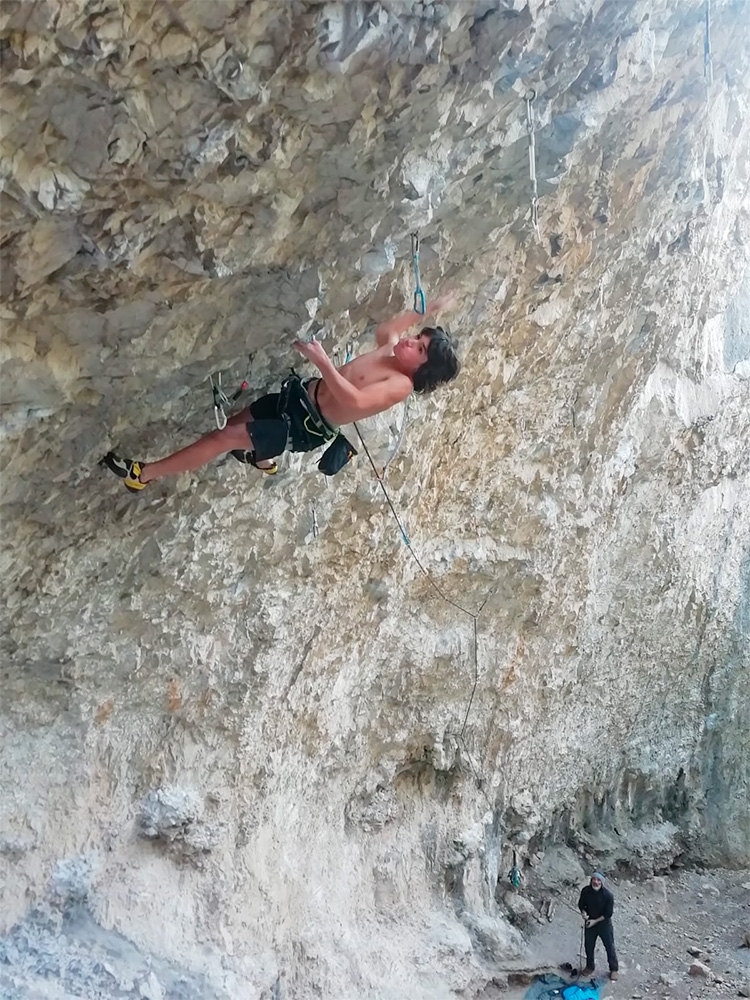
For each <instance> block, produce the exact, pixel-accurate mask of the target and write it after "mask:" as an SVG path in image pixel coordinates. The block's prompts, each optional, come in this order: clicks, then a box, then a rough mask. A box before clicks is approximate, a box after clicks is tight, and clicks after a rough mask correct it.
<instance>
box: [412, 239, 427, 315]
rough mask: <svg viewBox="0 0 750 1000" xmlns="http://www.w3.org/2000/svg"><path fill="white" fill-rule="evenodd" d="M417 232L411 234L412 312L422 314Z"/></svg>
mask: <svg viewBox="0 0 750 1000" xmlns="http://www.w3.org/2000/svg"><path fill="white" fill-rule="evenodd" d="M419 246H420V240H419V233H412V234H411V262H412V267H413V268H414V312H417V313H419V315H420V316H424V313H425V309H426V308H427V307H426V304H425V297H424V291H423V290H422V280H421V278H420V276H419Z"/></svg>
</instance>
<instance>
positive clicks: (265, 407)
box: [247, 379, 336, 462]
mask: <svg viewBox="0 0 750 1000" xmlns="http://www.w3.org/2000/svg"><path fill="white" fill-rule="evenodd" d="M289 381H290V379H288V380H287V381H286V382H285V383H284V386H282V391H281V392H269V393H267V394H266V395H265V396H261V397H260V399H256V400H255V402H253V403H251V404H250V407H249V409H250V413H251V415H252V418H253V419H252V421H250V422H248V424H247V432H248V434H249V435H250V439H251V441H252V442H253V452H254V459H255V461H256V462H261V461H263V460H264V459H269V458H276V456H277V455H281V453H282V452H284V451H286V449H287V448H289V450H290V451H313V449H315V448H320V447H321V445H324V444H326V442H327V441H330V440H331V439H332V438H333V437H335V435H336V429H335V428H332V427H329V425H328V424H327V423H326V421H325V420H324V419H323V417H322V416H320V413H319V411H318V410H317V406H316V404H317V388H318V385H319V384H320V383H319V382H318V383H316V386H315V390H314V397H315V399H314V402H313V400H310V399H309V397H307V396H306V393H304V397H305V400H306V401H305V402H303V396H302V395H301V394H300V393H299V392H294V391H292V392H289V391H285V390H286V388H287V383H288V382H289ZM297 382H298V384H299V382H300V380H299V379H297ZM293 388H294V386H293Z"/></svg>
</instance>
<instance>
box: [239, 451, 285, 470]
mask: <svg viewBox="0 0 750 1000" xmlns="http://www.w3.org/2000/svg"><path fill="white" fill-rule="evenodd" d="M229 454H230V455H231V456H232V458H236V459H237V461H238V462H242V463H243V465H253V466H255V468H256V469H258V470H259V471H260V472H265V474H266V475H267V476H275V475H276V473H277V472H278V471H279V467H278V465H277V464H276V463H275V462H274V463H273V465H269V467H268V468H267V469H264V468H262V467H261V466H260V465H256V463H255V459H254V458H253V454H254V453H253V452H252V451H243V450H242V449H241V448H235V449H234V451H230V452H229Z"/></svg>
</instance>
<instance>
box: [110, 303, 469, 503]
mask: <svg viewBox="0 0 750 1000" xmlns="http://www.w3.org/2000/svg"><path fill="white" fill-rule="evenodd" d="M452 303H453V296H452V295H445V296H441V297H440V298H438V299H436V300H435V301H434V302H432V303H430V304H429V305H428V306H427V308H426V310H425V313H424V315H423V314H421V313H418V312H412V311H408V312H404V313H400V314H399V315H398V316H394V317H393V318H392V319H390V320H387V321H386V322H384V323H381V324H380V325H379V326H378V327H377V329H376V331H375V340H376V342H377V347H376V348H375V349H374V350H372V351H368V352H367V353H365V354H361V355H360V356H359V357H357V358H354V359H353V360H351V361H349V362H347V363H346V364H344V365H341V366H340V367H338V368H337V367H336V366H335V365H334V364H333V362H332V361H331V359H330V358H329V357H328V355H327V354H326V352H325V350H324V349H323V347H322V346H321V345H320V344H319V343H318V342H317V341H312V342H310V343H303V342H301V341H295V344H294V346H295V347H296V349H297V350H298V351H299V353H300V354H301V355H302V356H303V357H305V358H307V359H308V360H309V361H311V362H312V363H313V364H314V365H315V367H316V368H317V369H318V371H319V372H320V377H315V378H310V379H305V380H303V379H301V378H300V377H299V376H298V375H297V374H296V373H294V372H293V373H292V374H291V375H290V376H289V377H288V378H287V379H285V380H284V382H283V384H282V386H281V389H280V391H279V392H272V393H269V394H267V395H265V396H261V397H260V399H256V400H255V402H253V403H251V404H250V406H248V407H247V408H246V409H244V410H241V411H240V412H239V413H236V414H235V415H234V416H232V417H230V418H229V420H228V421H227V425H226V427H224V429H223V430H215V431H211V433H210V434H205V435H204V436H203V437H202V438H200V439H199V440H198V441H196V442H194V444H191V445H188V447H187V448H183V449H182V450H181V451H177V452H174V454H172V455H169V456H167V458H162V459H160V460H159V461H157V462H141V461H136V460H134V459H130V458H121V457H120V456H119V455H116V454H115V453H114V452H112V451H111V452H109V453H108V454H107V455H105V457H104V458H103V459H102V464H103V465H105V466H106V467H107V468H108V469H109V470H110V471H111V472H114V473H115V475H116V476H119V477H120V479H122V481H123V483H124V485H125V486H126V487H127V489H129V490H131V491H132V492H137V491H139V490H142V489H144V488H145V487H146V486H147V485H148V483H150V482H153V481H154V480H155V479H161V478H162V477H163V476H175V475H178V474H179V473H180V472H189V471H191V470H192V469H198V468H200V466H202V465H205V464H206V463H207V462H210V461H211V460H212V459H214V458H216V457H217V456H218V455H223V454H225V453H227V452H231V453H232V454H233V455H234V457H235V458H237V459H238V460H239V461H241V462H249V463H250V464H251V465H254V466H255V467H256V468H257V469H261V470H262V471H263V472H265V473H266V474H269V475H272V474H273V473H275V472H276V471H277V466H276V462H275V461H274V459H275V458H276V457H277V456H279V455H281V454H282V452H284V451H286V450H287V449H288V450H290V451H312V450H313V449H315V448H319V447H321V446H322V445H324V444H328V445H329V447H328V449H327V451H326V453H325V455H324V456H323V458H322V459H321V461H320V463H319V465H318V468H319V469H320V470H321V472H325V473H326V474H327V475H332V474H333V473H334V472H336V471H338V470H339V469H340V468H342V467H343V466H344V465H345V464H346V463H347V462H348V461H349V459H350V458H351V457H352V455H353V454H356V452H355V451H354V449H353V448H352V446H351V445H350V444H349V442H348V441H347V440H346V438H345V437H344V436H343V435H342V434H341V433H340V431H339V430H338V428H339V426H340V425H341V424H350V423H353V422H354V421H355V420H362V419H364V418H365V417H373V416H375V414H377V413H382V412H383V411H384V410H388V409H390V407H392V406H395V405H396V404H397V403H400V402H402V401H403V400H405V399H406V397H407V396H408V395H409V394H410V393H411V392H412V391H413V392H418V393H428V392H432V391H433V390H434V389H436V388H437V387H438V386H439V385H441V384H442V383H444V382H449V381H450V380H451V379H454V378H455V377H456V376H457V375H458V372H459V370H460V367H461V366H460V363H459V360H458V358H457V356H456V351H455V347H454V344H453V341H452V340H451V338H450V337H449V336H448V334H447V333H446V332H445V331H444V330H443V329H442V327H439V326H438V327H431V326H426V327H424V328H423V329H422V331H421V332H420V333H419V334H418V335H417V336H416V337H402V334H404V333H405V332H406V331H407V330H408V329H409V328H410V327H413V326H415V325H416V324H417V323H420V322H422V321H423V320H424V318H425V315H430V316H434V315H436V314H437V313H438V312H439V311H440V310H441V309H443V308H446V307H449V306H450V305H451V304H452Z"/></svg>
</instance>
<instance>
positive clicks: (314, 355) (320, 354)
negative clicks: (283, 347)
mask: <svg viewBox="0 0 750 1000" xmlns="http://www.w3.org/2000/svg"><path fill="white" fill-rule="evenodd" d="M294 346H295V347H296V349H297V350H298V351H299V353H300V354H301V355H302V357H303V358H307V360H308V361H312V363H313V364H314V365H315V366H316V368H320V366H321V364H323V365H325V363H326V362H327V361H328V355H327V354H326V352H325V349H324V348H323V346H322V345H321V344H319V343H318V341H317V340H311V341H310V342H309V343H305V342H304V341H302V340H295V341H294Z"/></svg>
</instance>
